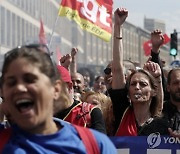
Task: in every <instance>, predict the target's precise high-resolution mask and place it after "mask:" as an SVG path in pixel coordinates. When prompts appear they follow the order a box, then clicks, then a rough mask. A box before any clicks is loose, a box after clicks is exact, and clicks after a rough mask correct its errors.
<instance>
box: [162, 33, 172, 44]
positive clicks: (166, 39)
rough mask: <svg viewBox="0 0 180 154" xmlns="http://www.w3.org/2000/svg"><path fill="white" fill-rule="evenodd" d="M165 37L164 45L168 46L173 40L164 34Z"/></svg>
mask: <svg viewBox="0 0 180 154" xmlns="http://www.w3.org/2000/svg"><path fill="white" fill-rule="evenodd" d="M163 36H164V43H163V44H166V43H168V42H169V41H170V40H171V39H170V38H169V36H168V35H167V34H164V35H163Z"/></svg>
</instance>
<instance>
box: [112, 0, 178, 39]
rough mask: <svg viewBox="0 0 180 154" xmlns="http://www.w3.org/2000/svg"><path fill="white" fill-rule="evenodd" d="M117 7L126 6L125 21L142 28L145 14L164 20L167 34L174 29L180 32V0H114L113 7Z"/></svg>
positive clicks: (148, 16) (147, 16)
mask: <svg viewBox="0 0 180 154" xmlns="http://www.w3.org/2000/svg"><path fill="white" fill-rule="evenodd" d="M117 7H125V8H127V9H128V11H129V15H128V18H127V21H128V22H130V23H132V24H134V25H136V26H139V27H142V28H143V20H144V17H145V16H146V18H154V19H159V20H162V21H164V22H165V24H166V32H167V34H170V33H171V32H173V30H174V29H176V30H177V31H178V32H180V0H114V9H115V8H117ZM179 37H180V34H179Z"/></svg>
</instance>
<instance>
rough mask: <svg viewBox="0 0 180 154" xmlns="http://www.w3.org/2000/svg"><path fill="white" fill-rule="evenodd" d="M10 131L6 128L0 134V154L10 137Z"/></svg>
mask: <svg viewBox="0 0 180 154" xmlns="http://www.w3.org/2000/svg"><path fill="white" fill-rule="evenodd" d="M11 131H12V130H11V128H7V129H4V130H2V131H1V132H0V153H1V152H2V149H3V148H4V146H5V144H6V143H7V142H8V140H9V138H10V136H11Z"/></svg>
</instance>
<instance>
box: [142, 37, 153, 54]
mask: <svg viewBox="0 0 180 154" xmlns="http://www.w3.org/2000/svg"><path fill="white" fill-rule="evenodd" d="M143 48H144V54H145V56H149V55H150V54H151V48H152V43H151V40H148V41H146V42H144V44H143Z"/></svg>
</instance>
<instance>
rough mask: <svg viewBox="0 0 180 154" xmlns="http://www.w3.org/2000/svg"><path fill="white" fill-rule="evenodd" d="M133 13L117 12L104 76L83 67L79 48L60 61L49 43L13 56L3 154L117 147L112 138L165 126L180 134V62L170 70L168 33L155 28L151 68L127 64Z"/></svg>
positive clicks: (4, 85) (6, 74)
mask: <svg viewBox="0 0 180 154" xmlns="http://www.w3.org/2000/svg"><path fill="white" fill-rule="evenodd" d="M127 17H128V10H126V9H125V8H118V9H116V10H115V12H114V27H113V29H114V31H113V34H112V37H113V49H112V50H113V51H112V61H111V62H110V63H109V64H108V65H107V66H106V67H105V69H104V72H103V73H102V74H101V75H97V76H95V75H93V74H92V72H91V71H90V70H89V69H88V68H84V69H83V68H81V69H78V67H77V63H78V62H77V54H78V49H77V48H72V50H71V52H70V53H69V54H67V55H64V56H62V57H61V59H60V64H56V63H55V62H54V61H53V58H52V57H51V55H49V54H48V53H47V52H45V50H48V48H47V47H46V46H45V45H42V44H37V45H26V46H22V47H18V48H15V49H12V50H11V51H9V52H7V53H6V54H5V56H4V64H3V66H2V76H1V81H0V86H1V97H2V103H1V104H0V121H1V125H0V139H1V141H0V153H116V149H115V146H114V145H113V144H112V143H111V141H110V139H109V138H108V136H147V135H150V134H151V133H154V132H159V133H160V134H161V135H170V136H173V137H177V138H180V67H176V68H171V69H169V70H168V71H167V70H166V71H165V69H163V67H164V66H163V63H162V60H161V58H160V47H161V45H162V44H163V41H164V37H163V34H162V32H161V31H160V30H154V31H153V32H152V33H151V42H152V50H151V56H150V57H149V58H148V60H147V62H146V63H145V64H144V66H143V67H142V68H140V67H138V68H137V67H135V66H134V68H131V69H127V68H125V66H124V63H123V43H122V41H123V34H122V25H123V23H124V22H125V20H126V18H127ZM82 132H83V133H82ZM82 134H83V135H82Z"/></svg>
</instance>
